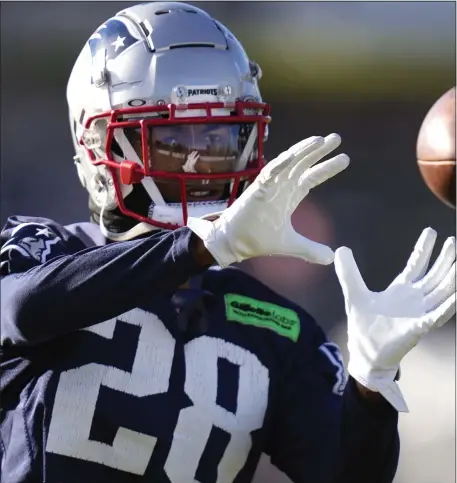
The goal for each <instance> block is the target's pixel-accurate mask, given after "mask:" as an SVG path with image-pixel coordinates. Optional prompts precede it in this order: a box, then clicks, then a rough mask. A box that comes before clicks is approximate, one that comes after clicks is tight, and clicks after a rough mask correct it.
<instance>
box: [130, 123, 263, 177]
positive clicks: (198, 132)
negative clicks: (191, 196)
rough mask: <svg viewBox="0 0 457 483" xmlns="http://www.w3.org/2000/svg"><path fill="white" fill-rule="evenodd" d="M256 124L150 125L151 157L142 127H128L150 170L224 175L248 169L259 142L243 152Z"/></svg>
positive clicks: (133, 143) (139, 153) (137, 151)
mask: <svg viewBox="0 0 457 483" xmlns="http://www.w3.org/2000/svg"><path fill="white" fill-rule="evenodd" d="M252 128H253V124H186V125H173V126H150V127H148V128H147V129H148V130H149V146H148V159H146V160H144V159H142V158H143V150H142V143H141V130H140V129H133V128H131V129H125V134H126V136H127V138H128V140H129V141H130V143H131V144H132V146H133V147H134V148H135V151H136V153H137V154H138V156H139V157H140V159H141V160H142V161H143V163H144V165H145V167H147V168H148V170H150V171H166V172H169V173H195V174H201V175H205V174H223V173H233V172H237V171H241V170H244V169H246V166H247V162H248V161H249V160H250V159H252V155H253V152H252V151H256V149H252V148H253V147H256V144H254V145H252V146H251V148H250V149H249V153H247V152H246V153H244V154H243V152H244V151H245V148H246V144H247V141H248V139H249V135H250V133H251V131H252Z"/></svg>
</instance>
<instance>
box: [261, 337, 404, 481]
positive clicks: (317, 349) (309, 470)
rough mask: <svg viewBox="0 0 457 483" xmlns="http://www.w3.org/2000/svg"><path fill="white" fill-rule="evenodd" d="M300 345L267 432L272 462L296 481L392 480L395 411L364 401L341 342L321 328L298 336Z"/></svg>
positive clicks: (394, 452)
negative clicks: (374, 407) (349, 373)
mask: <svg viewBox="0 0 457 483" xmlns="http://www.w3.org/2000/svg"><path fill="white" fill-rule="evenodd" d="M300 337H301V336H300ZM296 349H297V350H296V351H295V355H294V356H293V357H292V358H291V361H290V364H289V367H288V368H287V372H286V375H285V378H284V380H283V384H282V389H281V390H280V394H279V399H278V401H277V403H276V410H275V414H274V417H273V426H272V431H271V433H270V435H269V441H268V451H267V452H268V454H269V455H270V456H271V461H272V463H273V464H274V465H275V466H276V467H278V468H279V469H280V470H281V471H283V472H284V473H285V474H287V476H288V477H289V478H290V479H291V480H292V481H293V482H294V483H316V482H319V483H366V482H368V481H369V482H370V483H391V482H392V481H393V478H394V475H395V472H396V468H397V463H398V451H399V447H398V432H397V421H398V419H397V418H398V414H397V412H396V411H395V410H394V409H393V408H391V407H390V406H389V405H388V404H387V403H386V407H384V406H383V407H382V409H381V410H377V411H376V412H375V411H373V410H372V408H369V407H367V406H366V403H364V402H363V401H361V399H360V396H359V395H358V393H357V390H356V389H355V385H354V382H353V381H352V380H351V379H349V381H346V376H345V374H344V366H343V362H342V358H341V355H340V352H339V349H338V347H337V346H336V344H333V343H330V342H328V341H327V340H326V339H325V337H324V335H323V333H321V334H320V333H319V331H317V332H316V334H315V335H314V336H313V340H308V341H307V342H306V343H303V341H302V342H301V343H300V339H299V341H298V342H297V348H296Z"/></svg>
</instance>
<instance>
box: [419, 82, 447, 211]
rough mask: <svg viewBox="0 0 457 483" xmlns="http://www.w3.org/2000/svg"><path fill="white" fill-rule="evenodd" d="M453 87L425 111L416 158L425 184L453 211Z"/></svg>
mask: <svg viewBox="0 0 457 483" xmlns="http://www.w3.org/2000/svg"><path fill="white" fill-rule="evenodd" d="M455 91H456V89H455V87H453V88H452V89H450V90H449V91H447V92H446V93H445V94H443V95H442V96H441V97H440V98H439V99H438V100H437V101H436V102H435V104H433V106H432V107H431V108H430V110H429V111H428V113H427V115H426V116H425V118H424V121H423V122H422V126H421V128H420V131H419V135H418V138H417V146H416V154H417V163H418V166H419V170H420V172H421V174H422V177H423V178H424V181H425V183H426V184H427V186H428V187H429V189H430V190H431V191H432V193H433V194H434V195H435V196H437V197H438V198H439V199H440V200H441V201H443V202H444V203H446V204H447V205H448V206H451V207H453V208H455V136H456V133H455V114H456V113H455Z"/></svg>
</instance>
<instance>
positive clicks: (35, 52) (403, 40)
mask: <svg viewBox="0 0 457 483" xmlns="http://www.w3.org/2000/svg"><path fill="white" fill-rule="evenodd" d="M191 3H194V4H195V5H196V6H199V7H201V8H203V9H206V10H207V11H208V12H209V13H210V14H212V15H214V16H215V17H216V18H218V19H219V20H220V21H222V22H223V23H224V24H226V25H227V26H228V27H229V28H230V29H231V30H232V31H233V32H234V34H235V35H236V36H237V37H238V38H239V40H240V41H241V42H242V43H243V44H244V46H245V48H246V50H247V52H248V53H249V55H250V57H251V58H252V59H253V60H256V61H257V62H259V64H260V65H261V67H262V70H263V74H264V76H263V78H262V81H261V88H262V91H263V96H264V100H265V101H267V102H269V103H271V104H272V116H273V122H272V124H271V129H270V139H269V141H268V144H267V155H268V157H269V158H270V159H272V158H273V157H275V156H276V155H277V154H279V153H280V152H281V151H283V150H285V149H286V148H288V147H289V146H290V145H291V144H293V143H295V142H297V141H299V140H300V139H302V138H305V137H309V136H312V135H316V134H318V135H326V134H328V133H330V132H337V133H339V134H340V135H341V136H342V138H343V144H342V148H341V149H342V150H344V152H346V153H348V154H349V155H350V157H351V159H352V164H351V167H350V168H349V169H348V170H347V171H346V172H345V173H343V174H341V175H339V176H338V178H337V179H335V180H332V181H330V182H329V183H327V184H325V185H324V186H322V187H319V188H318V189H317V190H315V192H313V193H312V194H311V195H310V196H309V197H308V198H307V201H306V202H305V203H303V204H302V206H300V207H299V209H298V210H297V212H296V213H295V226H296V227H297V229H298V230H299V231H300V232H301V233H303V234H305V235H307V236H310V237H312V238H313V239H315V240H317V241H321V242H325V243H329V244H330V245H331V246H333V247H335V248H336V247H337V246H340V245H347V246H349V247H351V248H352V249H353V251H354V254H355V258H356V260H357V262H358V264H359V266H360V268H361V271H362V273H363V276H364V277H365V280H366V281H367V284H368V286H369V287H370V288H371V289H373V290H381V289H383V288H385V287H386V286H387V285H388V284H389V283H390V282H391V280H392V279H393V278H394V277H395V276H396V275H397V274H398V273H399V271H400V270H401V269H402V268H403V266H404V264H405V262H406V260H407V257H408V256H409V254H410V252H411V250H412V248H413V245H414V243H415V241H416V239H417V238H418V236H419V234H420V233H421V231H422V229H423V228H424V227H426V226H432V227H433V228H435V229H436V230H437V231H438V233H439V243H438V244H437V246H438V247H440V246H441V244H442V242H443V241H444V239H445V237H447V236H449V235H452V234H455V212H454V211H452V210H451V209H449V208H447V207H446V206H444V205H442V204H441V203H440V202H439V201H438V200H437V199H435V198H434V197H433V195H432V194H431V193H430V192H429V191H428V190H427V188H426V186H425V184H424V183H423V181H422V179H421V177H420V174H419V171H418V169H417V168H416V159H415V143H416V136H417V133H418V130H419V127H420V125H421V122H422V120H423V118H424V116H425V114H426V113H427V111H428V109H429V108H430V107H431V105H432V104H433V103H434V102H435V100H436V99H437V98H438V97H440V96H441V95H442V94H443V93H444V92H445V91H447V90H448V89H449V88H451V87H452V86H455V84H456V79H455V76H456V57H455V56H456V48H455V41H456V26H455V18H456V15H455V13H456V12H455V8H456V6H455V2H191ZM132 4H133V3H132V2H129V3H126V2H94V1H91V2H3V3H2V6H1V73H2V76H1V121H2V122H1V145H0V148H1V170H2V171H1V219H2V223H3V222H4V221H5V220H6V218H7V216H9V215H12V214H23V215H37V216H45V217H49V218H53V219H55V220H56V221H58V222H60V223H69V222H75V221H86V220H87V219H88V209H87V196H86V194H85V191H84V190H83V189H82V187H81V186H80V185H79V181H78V179H77V176H76V170H75V169H74V166H73V163H72V156H73V152H72V145H71V139H70V134H69V129H68V121H67V119H68V118H67V112H66V100H65V88H66V81H67V78H68V76H69V73H70V70H71V68H72V65H73V62H74V61H75V60H76V57H77V55H78V54H79V51H80V50H81V48H82V47H83V45H84V43H85V42H86V40H87V39H88V38H89V36H90V35H91V34H92V33H93V31H95V29H96V28H97V27H98V26H99V25H100V24H101V23H103V22H104V21H105V20H106V19H107V18H109V17H110V16H112V15H114V13H115V12H117V11H119V10H121V9H122V8H124V7H126V6H129V5H132ZM437 250H438V249H437ZM279 266H280V269H279ZM245 269H246V270H249V271H250V272H252V273H254V274H255V275H256V276H257V277H259V278H260V279H261V280H262V281H264V282H265V283H267V284H269V285H270V286H271V287H273V288H274V289H275V290H277V291H278V292H280V293H282V294H284V295H286V296H288V297H290V298H291V299H293V300H294V301H296V302H298V303H299V304H301V305H303V306H304V307H305V308H306V309H307V310H308V311H309V312H311V313H312V314H313V315H314V316H315V317H316V318H317V319H318V321H320V323H321V324H322V326H324V327H325V329H326V330H327V331H328V333H329V334H330V337H331V338H333V339H334V340H335V341H337V342H338V343H340V345H341V346H342V348H343V350H344V349H345V344H346V340H345V337H346V336H345V319H344V306H343V300H342V295H341V293H340V289H339V285H338V283H337V281H336V277H335V275H334V271H333V268H332V267H318V266H311V265H306V264H304V263H300V262H297V261H296V260H292V261H289V260H284V259H282V260H277V259H268V260H265V259H258V260H256V261H255V262H251V263H249V264H246V266H245ZM346 360H347V358H346ZM402 370H403V375H402V381H401V387H402V389H403V390H404V392H405V394H406V399H407V401H408V404H409V407H410V411H411V413H410V414H406V415H401V418H400V431H401V438H402V451H401V458H400V466H399V471H398V474H397V478H396V480H395V482H396V483H451V482H454V481H455V449H456V448H455V321H453V322H451V323H449V324H448V325H447V326H446V327H444V328H443V329H440V331H439V332H436V333H433V334H431V335H430V336H428V337H427V338H426V340H424V341H423V342H421V344H420V345H419V346H418V347H417V348H415V349H414V350H413V352H412V353H411V354H410V355H409V356H408V357H407V359H406V360H405V363H404V365H403V367H402ZM256 481H257V483H259V482H276V483H285V482H287V481H288V480H287V478H285V477H284V476H283V475H281V474H280V473H279V472H278V471H277V470H276V469H274V468H273V467H271V466H270V465H269V463H268V461H267V459H266V458H265V460H264V461H263V462H262V465H261V466H260V468H259V470H258V476H257V480H256ZM316 483H317V482H316ZM367 483H369V482H367Z"/></svg>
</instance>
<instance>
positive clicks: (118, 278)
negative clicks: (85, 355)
mask: <svg viewBox="0 0 457 483" xmlns="http://www.w3.org/2000/svg"><path fill="white" fill-rule="evenodd" d="M45 228H46V227H45ZM42 229H43V230H44V228H42ZM19 231H20V230H19ZM50 231H52V230H50ZM17 235H18V231H16V232H15V233H14V234H13V235H11V234H10V238H9V239H11V237H13V238H14V237H15V236H16V238H15V240H14V244H15V245H17V246H18V247H19V248H21V250H22V249H24V250H25V251H24V253H23V254H22V256H21V250H19V251H18V250H14V249H12V248H11V245H9V244H8V241H6V242H5V240H4V239H3V240H2V241H4V243H3V246H2V257H3V258H2V263H4V264H5V263H8V264H9V266H11V258H12V257H13V258H14V257H15V258H17V260H16V263H15V266H16V268H17V267H22V268H23V269H25V271H19V273H15V272H14V271H11V270H10V271H9V272H7V274H6V275H4V276H2V279H1V294H2V296H1V342H2V344H3V345H32V344H36V343H39V342H43V341H46V340H49V339H52V338H54V337H57V336H59V335H62V334H64V333H68V332H71V331H74V330H78V329H82V328H85V327H89V326H91V325H94V324H97V323H99V322H102V321H104V320H108V319H110V318H113V317H116V316H117V315H119V314H122V313H125V312H126V311H128V310H130V309H133V308H134V307H137V306H138V305H140V303H141V301H144V300H145V297H147V296H148V295H150V294H152V293H154V292H157V291H165V292H166V291H171V290H175V289H176V288H177V287H179V286H180V285H182V284H183V283H185V282H186V281H187V280H188V279H189V277H191V276H193V275H196V274H198V273H200V272H202V271H203V270H204V268H202V267H201V266H199V265H197V263H196V262H195V260H194V257H193V256H192V253H191V243H192V241H193V240H194V238H193V236H192V232H191V231H190V230H189V229H188V228H180V229H178V230H175V231H171V232H164V231H161V232H157V233H155V234H153V235H150V236H148V237H146V238H142V239H138V240H134V241H127V242H118V243H111V244H108V245H105V246H101V247H91V248H83V247H81V248H83V249H81V250H80V251H77V252H76V253H70V254H68V253H66V251H67V250H69V245H68V240H67V241H65V240H62V237H61V236H59V234H58V233H56V231H54V232H53V233H51V234H50V235H49V234H46V235H37V234H36V229H35V228H34V234H33V236H31V234H30V233H29V231H27V236H26V237H25V238H27V240H24V238H20V239H19V238H18V236H17ZM43 236H45V238H44V240H54V242H55V244H54V245H52V247H51V248H49V250H51V251H53V256H46V257H43V253H45V252H46V251H47V250H48V248H47V247H46V243H41V242H42V241H43ZM30 238H31V239H30ZM8 246H9V247H10V249H8V250H6V249H5V248H8ZM30 247H32V248H30ZM73 248H74V247H73ZM26 251H27V253H25V252H26ZM13 252H14V255H13ZM4 266H5V265H4ZM4 266H3V267H2V270H3V268H4ZM3 273H4V272H3Z"/></svg>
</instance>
